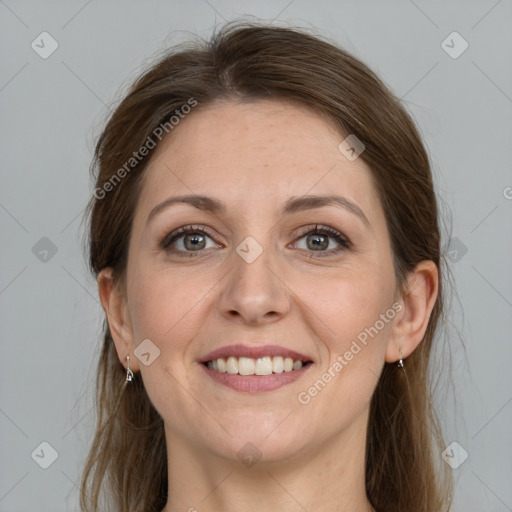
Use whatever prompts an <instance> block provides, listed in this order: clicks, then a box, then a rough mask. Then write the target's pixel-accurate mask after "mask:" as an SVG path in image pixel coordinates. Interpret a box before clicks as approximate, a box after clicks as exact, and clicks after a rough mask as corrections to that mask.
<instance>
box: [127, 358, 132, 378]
mask: <svg viewBox="0 0 512 512" xmlns="http://www.w3.org/2000/svg"><path fill="white" fill-rule="evenodd" d="M132 380H133V372H132V371H131V370H130V356H126V382H131V381H132Z"/></svg>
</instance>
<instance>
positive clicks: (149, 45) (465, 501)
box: [0, 0, 512, 512]
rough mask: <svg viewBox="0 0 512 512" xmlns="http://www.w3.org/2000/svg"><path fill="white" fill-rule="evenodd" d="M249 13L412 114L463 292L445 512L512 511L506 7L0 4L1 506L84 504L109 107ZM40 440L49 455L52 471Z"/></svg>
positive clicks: (457, 308)
mask: <svg viewBox="0 0 512 512" xmlns="http://www.w3.org/2000/svg"><path fill="white" fill-rule="evenodd" d="M247 14H250V15H254V16H256V17H258V18H263V19H266V20H274V21H273V22H274V23H276V24H282V23H284V24H294V25H298V26H312V27H315V28H317V29H318V30H319V31H320V33H322V34H324V35H326V36H328V37H331V38H332V39H335V40H336V41H338V42H339V43H340V44H342V45H343V46H344V47H345V48H347V49H348V50H349V51H352V52H353V53H355V54H356V55H357V56H358V57H360V58H361V59H363V60H364V61H365V62H366V63H367V64H369V65H370V66H371V67H372V68H373V69H375V70H376V71H377V72H378V73H379V74H380V75H381V76H382V78H383V79H384V80H385V81H386V82H387V83H388V84H389V85H390V86H391V87H392V89H393V90H394V91H395V92H396V93H397V94H398V96H400V97H402V98H403V100H404V102H405V103H406V105H407V107H408V109H409V111H410V112H411V113H412V114H413V116H414V117H415V119H416V120H417V122H418V124H419V126H420V129H421V131H422V133H423V136H424V138H425V141H426V144H427V145H428V148H429V151H430V153H431V156H432V162H433V165H434V172H435V175H436V181H437V186H438V190H439V194H440V196H441V198H442V200H443V201H444V204H445V207H444V210H445V215H446V219H447V224H448V228H449V229H447V232H446V234H445V241H444V243H445V246H446V248H447V251H448V253H447V254H448V257H449V259H451V260H452V261H451V267H452V271H453V275H454V278H455V280H456V285H457V291H458V296H456V297H455V298H454V301H453V308H452V312H451V313H450V322H449V325H448V329H447V330H446V333H445V338H446V339H447V342H448V344H449V348H450V352H451V359H452V363H453V381H454V386H453V389H452V391H447V392H446V393H448V394H446V393H445V392H444V391H443V397H444V396H445V394H446V398H447V401H445V402H443V403H444V404H445V405H444V406H443V408H442V410H441V414H442V417H443V421H444V423H445V429H446V431H447V444H448V443H450V442H452V441H456V442H457V443H458V444H459V445H460V447H462V448H463V449H464V450H465V451H466V452H467V453H468V458H467V460H465V461H464V462H463V464H462V465H460V466H459V467H458V468H457V469H453V471H454V474H455V476H456V479H457V487H456V504H455V506H454V509H453V510H457V511H464V512H472V511H474V512H477V511H478V512H481V511H484V510H485V511H496V512H502V511H507V510H512V488H511V486H510V481H511V477H512V456H511V455H512V442H511V440H512V439H511V437H512V436H511V431H512V429H510V425H511V419H512V403H511V402H512V386H511V384H512V372H511V371H510V362H511V360H512V344H511V343H510V341H511V339H510V332H511V327H512V315H511V312H512V286H511V284H512V265H511V264H510V263H511V261H512V260H511V255H512V237H511V236H510V234H511V230H510V226H511V223H510V220H511V214H512V199H510V198H511V197H512V189H511V188H507V187H512V173H511V162H512V154H511V153H512V146H511V141H512V122H511V119H512V118H511V114H512V67H511V65H510V62H511V59H510V57H511V49H512V30H511V29H510V20H512V2H511V0H500V1H495V0H482V1H452V2H444V1H435V2H427V1H420V0H416V1H415V2H413V1H411V0H400V1H399V0H396V1H387V2H378V1H360V2H357V1H355V0H351V1H344V2H334V1H329V0H315V1H314V2H307V1H306V0H294V1H293V0H292V1H290V0H272V1H262V2H258V3H257V4H256V5H255V3H254V2H250V1H248V0H244V1H239V2H235V1H233V0H208V1H206V0H191V1H187V2H185V1H180V2H173V1H167V2H163V1H151V2H135V1H126V2H114V1H99V0H92V1H88V2H87V1H66V2H64V1H46V2H41V1H37V2H36V1H15V0H0V20H1V21H0V27H1V29H0V38H1V43H2V63H1V69H2V73H1V78H0V108H1V115H2V123H1V128H0V129H1V136H0V141H1V142H0V144H1V157H0V158H1V183H2V186H1V188H0V223H1V229H2V239H3V242H2V245H1V267H0V312H1V313H0V314H1V323H0V329H1V357H0V400H1V401H0V511H9V512H21V511H23V512H26V511H52V512H59V511H75V510H78V506H77V492H76V490H77V489H76V486H77V484H78V482H79V474H80V470H81V467H82V464H83V460H84V456H85V453H86V449H87V447H88V444H89V442H90V439H91V429H92V427H93V414H92V413H91V404H92V401H91V390H92V389H93V376H94V365H95V362H96V357H97V355H98V348H99V340H98V335H99V332H100V320H101V318H102V316H101V313H102V311H101V308H100V306H99V303H98V299H97V292H96V286H95V282H94V280H93V279H92V277H91V276H89V275H88V273H87V269H86V266H85V262H84V258H83V250H82V242H81V236H82V235H83V230H82V229H81V218H82V213H83V208H84V206H85V204H86V202H87V200H88V197H89V195H90V193H91V192H92V184H91V183H90V181H89V174H88V167H89V163H90V159H91V154H92V153H91V152H92V148H93V144H94V141H95V138H96V137H97V135H98V134H99V130H100V127H101V124H102V121H103V119H104V117H105V115H106V114H107V112H108V105H110V104H111V103H112V101H113V99H114V98H118V97H119V92H120V91H122V90H124V88H125V87H126V85H127V84H129V83H130V80H131V79H133V78H134V77H135V76H136V75H137V74H138V72H139V71H140V70H141V69H142V68H143V67H144V65H145V64H147V63H148V62H149V61H150V60H151V58H152V56H153V55H154V54H155V52H156V51H158V50H161V49H163V48H165V47H166V46H169V45H171V44H174V43H177V42H179V41H181V40H183V39H186V38H187V37H188V35H189V32H190V33H193V34H199V35H202V36H208V35H209V34H210V33H211V31H212V29H213V27H214V26H215V25H216V24H218V23H223V22H224V20H231V19H233V18H235V17H238V16H240V15H247ZM43 31H47V32H49V33H50V34H51V36H52V37H53V38H54V39H55V40H56V41H57V42H58V45H59V46H58V49H57V50H56V51H55V52H54V53H53V54H52V55H51V56H49V57H48V58H47V59H43V58H41V57H40V56H39V54H38V53H36V52H35V51H34V50H33V49H32V47H31V43H32V41H34V40H35V41H36V43H37V41H40V38H39V39H38V36H39V34H40V33H41V32H43ZM453 31H457V32H458V33H460V35H461V36H462V37H463V38H464V40H466V41H467V43H468V44H469V47H468V48H467V50H466V51H465V52H464V53H462V55H460V56H458V58H452V57H451V56H450V55H449V54H448V53H447V52H446V51H445V49H447V48H446V46H445V47H444V49H443V47H442V41H443V40H445V39H446V38H447V36H448V35H449V34H451V33H452V32H453ZM452 39H453V38H452ZM446 44H448V45H449V46H452V47H453V48H452V49H451V50H450V51H452V53H453V52H454V51H456V50H458V49H459V50H460V49H461V48H462V46H461V41H460V40H457V39H455V40H454V42H453V43H452V42H451V39H448V41H447V43H445V45H446ZM45 47H46V48H48V47H49V46H48V43H46V44H45ZM450 226H451V227H450ZM43 237H47V239H49V240H50V241H51V243H50V242H49V241H48V240H46V239H44V240H42V241H41V239H42V238H43ZM34 247H35V248H34ZM52 249H53V252H55V250H56V253H55V254H53V252H52ZM45 250H47V251H48V252H47V253H45V252H44V251H45ZM459 335H460V336H459ZM460 338H462V341H461V339H460ZM446 357H448V356H447V353H446V352H439V354H438V364H440V365H443V363H446V361H447V359H446ZM444 388H445V386H443V389H444ZM440 396H441V395H440ZM41 442H47V443H49V444H50V445H51V446H52V447H53V448H54V449H55V450H56V452H57V454H58V457H57V459H56V460H55V461H54V462H53V463H52V464H51V465H50V466H49V467H48V469H43V468H42V467H40V465H39V464H44V463H45V462H46V463H49V462H51V451H50V449H49V448H48V447H45V446H44V445H43V447H40V443H41ZM41 449H42V450H43V451H42V452H41ZM34 450H35V452H34ZM32 453H34V455H33V456H31V454H32ZM461 453H463V452H462V451H461V449H460V448H458V447H456V452H455V455H456V457H459V456H460V454H461ZM37 454H39V457H37ZM36 461H37V463H36Z"/></svg>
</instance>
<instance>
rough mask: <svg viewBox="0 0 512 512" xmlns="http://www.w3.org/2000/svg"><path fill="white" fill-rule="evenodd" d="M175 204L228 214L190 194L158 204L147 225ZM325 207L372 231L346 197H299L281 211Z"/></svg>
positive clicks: (210, 200) (211, 200)
mask: <svg viewBox="0 0 512 512" xmlns="http://www.w3.org/2000/svg"><path fill="white" fill-rule="evenodd" d="M175 204H189V205H190V206H193V207H195V208H197V209H198V210H202V211H207V212H211V213H214V214H222V213H225V212H226V206H225V204H224V203H222V202H221V201H219V200H218V199H215V198H213V197H208V196H203V195H197V194H188V195H183V196H176V197H169V198H167V199H165V200H164V201H162V202H161V203H158V204H157V205H156V206H155V207H154V208H153V209H152V210H151V211H150V212H149V215H148V219H147V221H146V224H148V223H149V222H150V220H151V219H152V218H153V217H155V216H156V215H157V214H158V213H160V212H161V211H163V210H165V209H167V208H168V207H169V206H172V205H175ZM324 206H339V207H341V208H343V209H345V210H347V211H349V212H350V213H352V214H354V215H356V216H357V217H359V219H360V220H362V221H363V223H364V224H365V225H366V227H367V228H368V229H370V230H371V225H370V222H369V220H368V218H367V217H366V215H365V214H364V212H363V210H361V208H360V207H359V206H358V205H357V204H355V203H354V202H352V201H350V200H349V199H347V198H346V197H342V196H335V195H334V196H333V195H329V196H313V195H308V196H299V197H292V198H290V199H288V201H286V203H285V204H284V205H283V207H282V209H281V215H283V216H284V215H289V214H291V213H296V212H301V211H305V210H312V209H316V208H322V207H324Z"/></svg>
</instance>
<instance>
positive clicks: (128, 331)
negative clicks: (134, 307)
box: [98, 268, 139, 372]
mask: <svg viewBox="0 0 512 512" xmlns="http://www.w3.org/2000/svg"><path fill="white" fill-rule="evenodd" d="M98 293H99V296H100V301H101V305H102V306H103V310H104V311H105V314H106V316H107V320H108V325H109V327H110V333H111V334H112V338H113V340H114V345H115V347H116V351H117V357H118V358H119V360H120V361H121V363H122V364H123V366H125V367H126V356H130V369H131V370H132V371H134V372H136V371H138V370H139V364H138V363H139V361H138V359H137V358H136V357H133V356H132V352H133V349H134V347H135V345H134V343H133V340H134V338H133V330H132V325H131V319H130V315H129V312H128V306H127V302H126V295H125V293H124V287H123V285H122V283H121V282H120V281H117V282H115V283H114V279H113V272H112V269H111V268H106V269H103V270H102V271H101V272H100V273H99V274H98Z"/></svg>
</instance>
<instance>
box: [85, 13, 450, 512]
mask: <svg viewBox="0 0 512 512" xmlns="http://www.w3.org/2000/svg"><path fill="white" fill-rule="evenodd" d="M269 97H276V98H284V99H288V100H293V101H299V102H301V103H302V104H305V105H308V106H310V107H312V108H313V109H315V111H316V112H318V113H319V114H320V115H322V116H324V117H325V118H326V119H328V120H330V121H331V122H333V123H334V124H335V126H337V127H338V128H339V131H340V134H345V135H347V134H354V135H355V136H356V137H357V138H358V139H359V140H360V141H361V142H362V143H363V144H364V145H365V151H364V152H363V153H362V154H361V158H362V159H363V160H364V161H365V162H366V163H367V164H368V165H369V167H370V169H371V171H372V175H373V180H374V183H375V185H376V188H377V190H378V193H379V197H380V201H381V202H382V206H383V210H384V212H385V215H386V222H387V227H388V230H389V233H390V238H391V247H392V251H393V258H394V260H393V261H394V270H395V275H396V282H397V285H398V287H399V288H400V289H401V290H402V291H404V290H405V288H404V287H405V282H406V278H407V276H408V274H409V273H410V272H411V271H412V270H413V269H414V268H415V266H416V265H417V264H418V263H419V262H420V261H422V260H431V261H433V262H434V263H435V264H436V265H437V266H438V269H439V272H440V294H439V296H438V299H437V302H436V304H435V307H434V309H433V312H432V314H431V317H430V320H429V324H428V328H427V331H426V334H425V337H424V339H423V341H422V343H420V345H419V347H418V348H417V349H416V350H415V351H414V352H413V354H412V355H411V356H410V357H409V358H408V359H407V361H406V372H405V374H404V372H402V371H397V368H396V366H394V365H392V364H389V363H385V366H384V369H383V372H382V374H381V377H380V380H379V382H378V384H377V387H376V390H375V393H374V395H373V397H372V402H371V408H370V416H369V424H368V432H367V449H366V492H367V495H368V499H369V500H370V502H371V504H372V505H373V506H374V508H375V509H376V510H377V511H378V512H387V511H390V512H391V511H392V512H441V511H446V510H448V509H449V507H450V503H451V496H452V479H451V474H449V473H448V471H446V472H445V473H446V474H444V475H443V472H444V470H445V467H444V466H443V464H442V463H440V464H439V459H440V454H441V451H442V450H443V444H442V443H443V441H442V436H441V433H440V428H439V423H438V420H437V419H436V417H435V414H434V408H433V403H432V393H431V386H430V377H429V358H430V353H431V348H432V344H433V342H434V334H435V331H436V327H437V325H438V322H439V320H440V319H441V316H442V313H443V296H442V295H443V294H442V290H443V286H442V284H443V282H444V276H443V275H441V253H440V230H439V224H438V207H437V202H436V195H435V192H434V186H433V180H432V175H431V169H430V164H429V159H428V156H427V153H426V150H425V148H424V146H423V143H422V141H421V138H420V136H419V134H418V131H417V129H416V127H415V125H414V123H413V121H412V120H411V118H410V116H409V115H408V113H407V112H406V110H405V109H404V107H403V106H402V105H401V103H400V101H399V100H398V99H397V97H395V96H394V95H393V93H392V92H391V91H390V90H389V89H388V88H387V87H386V86H385V85H384V84H383V82H382V81H381V80H380V79H379V78H378V77H377V76H376V75H375V74H374V73H373V72H372V71H371V70H370V69H369V68H368V67H367V66H366V65H364V64H363V63H362V62H360V61H359V60H358V59H356V58H355V57H353V56H352V55H350V54H349V53H347V52H345V51H344V50H343V49H341V48H339V47H337V46H336V45H335V44H333V43H331V42H329V41H327V40H324V39H323V38H321V37H319V36H316V35H311V34H309V33H307V32H305V31H304V30H297V29H291V28H279V27H274V26H265V25H258V24H254V23H250V24H248V23H243V24H242V23H235V24H228V25H226V26H225V27H223V28H222V29H221V30H220V31H218V32H217V33H215V34H214V35H213V36H212V38H211V39H210V40H209V41H197V42H193V43H189V44H187V45H181V46H178V47H174V48H172V49H171V50H170V51H168V52H167V53H166V54H165V55H164V56H163V58H160V59H159V60H158V62H157V63H156V64H155V65H153V66H152V67H151V68H150V69H149V70H147V71H146V72H145V73H143V74H142V75H141V76H140V77H139V78H138V79H137V80H136V81H135V83H134V84H133V85H132V87H131V89H130V90H129V91H128V93H127V95H126V96H125V98H124V99H123V101H122V102H121V103H120V104H119V106H118V107H117V108H116V109H115V111H114V112H113V113H112V114H111V116H110V118H109V119H108V122H107V125H106V127H105V129H104V130H103V132H102V134H101V136H100V137H99V140H98V142H97V145H96V150H95V158H94V161H93V166H92V169H93V174H94V177H95V183H96V189H95V194H94V196H93V197H92V198H91V201H90V203H89V206H88V215H89V217H88V218H89V226H88V229H89V231H88V250H89V265H90V268H91V271H92V272H93V274H95V275H96V276H97V275H98V273H99V272H100V271H101V270H103V269H105V268H107V267H110V268H112V269H113V272H114V276H115V279H123V277H124V273H125V268H126V260H127V252H128V242H129V239H130V231H131V225H132V218H133V214H134V210H135V207H136V202H137V198H138V194H139V192H140V183H141V178H142V176H143V173H144V171H145V169H146V167H147V164H148V161H149V160H150V158H151V151H149V154H146V155H145V156H140V158H139V156H138V157H137V161H136V162H135V161H132V160H130V159H131V158H133V153H134V152H137V151H138V150H139V148H141V147H143V146H144V145H146V144H147V141H148V140H149V139H148V138H151V139H152V140H153V141H154V142H156V144H158V142H159V140H158V137H155V130H158V127H159V126H162V125H163V126H167V129H166V133H169V136H170V137H172V129H173V125H172V122H171V121H172V116H173V115H174V116H176V114H177V113H178V112H180V111H181V109H183V106H184V105H187V104H188V105H190V104H191V99H192V100H193V101H195V102H196V105H197V106H195V107H194V108H195V109H201V108H202V107H204V106H206V105H209V104H211V103H212V102H213V101H215V100H219V99H227V100H234V101H237V100H238V101H240V100H242V101H252V100H257V99H264V98H269ZM190 115H194V113H193V112H192V113H191V114H190ZM340 140H341V139H340ZM127 162H130V163H129V165H128V166H127ZM121 169H124V172H122V171H121ZM96 393H97V396H96V403H97V429H96V435H95V437H94V441H93V444H92V447H91V449H90V452H89V455H88V458H87V461H86V465H85V470H84V473H83V478H82V486H81V500H80V502H81V507H82V509H83V510H84V511H86V512H97V511H98V510H100V509H101V510H104V509H108V510H115V511H119V512H135V511H140V512H160V511H161V510H162V508H164V506H165V504H166V501H167V484H168V482H167V461H166V447H165V436H164V427H163V421H162V419H161V417H160V416H159V414H158V413H157V411H156V410H155V409H154V407H153V406H152V404H151V402H150V400H149V398H148V395H147V394H146V391H145V389H144V385H143V383H142V380H141V379H135V380H134V381H133V382H132V383H131V384H130V388H129V389H127V388H126V387H125V379H124V368H123V365H122V364H121V362H120V361H119V359H118V357H117V353H116V350H115V346H114V343H113V340H112V336H111V333H110V331H109V327H108V324H107V322H106V321H105V323H104V335H103V348H102V352H101V356H100V359H99V364H98V379H97V389H96ZM102 495H103V497H104V498H105V500H106V501H105V504H107V505H108V506H105V508H103V507H102V506H100V499H101V496H102ZM110 507H112V508H110Z"/></svg>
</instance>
